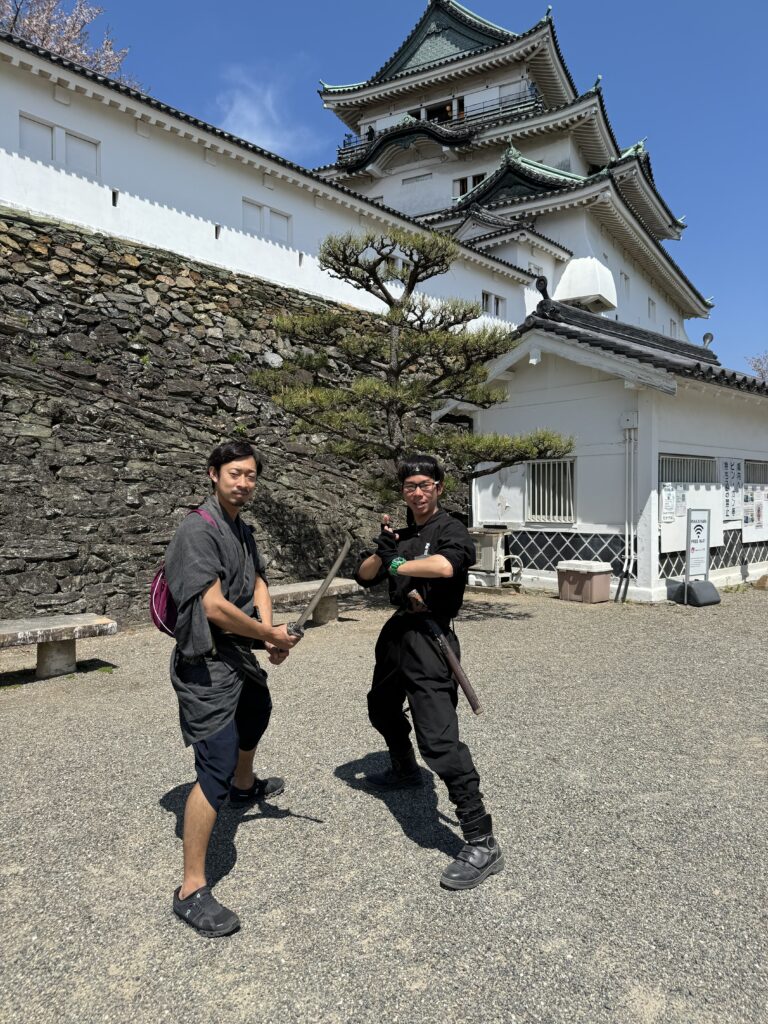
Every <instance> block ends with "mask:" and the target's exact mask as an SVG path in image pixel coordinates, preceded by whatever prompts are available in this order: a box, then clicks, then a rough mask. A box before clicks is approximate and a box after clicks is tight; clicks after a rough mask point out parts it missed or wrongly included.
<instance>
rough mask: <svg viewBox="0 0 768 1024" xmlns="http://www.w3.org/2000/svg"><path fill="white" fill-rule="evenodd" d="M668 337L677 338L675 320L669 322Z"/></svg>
mask: <svg viewBox="0 0 768 1024" xmlns="http://www.w3.org/2000/svg"><path fill="white" fill-rule="evenodd" d="M669 336H670V338H676V337H677V320H670V321H669Z"/></svg>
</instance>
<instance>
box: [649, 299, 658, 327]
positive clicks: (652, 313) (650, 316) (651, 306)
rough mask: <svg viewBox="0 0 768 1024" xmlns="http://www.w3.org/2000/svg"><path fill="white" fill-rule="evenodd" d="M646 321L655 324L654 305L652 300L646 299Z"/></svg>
mask: <svg viewBox="0 0 768 1024" xmlns="http://www.w3.org/2000/svg"><path fill="white" fill-rule="evenodd" d="M648 319H649V320H650V321H651V323H652V324H655V323H656V303H655V302H654V301H653V299H651V298H649V299H648Z"/></svg>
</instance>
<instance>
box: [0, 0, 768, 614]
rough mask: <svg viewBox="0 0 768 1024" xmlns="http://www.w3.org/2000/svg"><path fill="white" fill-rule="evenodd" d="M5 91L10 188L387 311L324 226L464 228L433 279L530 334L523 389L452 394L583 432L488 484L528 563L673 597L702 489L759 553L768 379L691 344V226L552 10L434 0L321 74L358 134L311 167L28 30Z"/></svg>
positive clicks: (486, 520)
mask: <svg viewBox="0 0 768 1024" xmlns="http://www.w3.org/2000/svg"><path fill="white" fill-rule="evenodd" d="M0 95H2V99H3V102H2V103H0V203H2V204H4V205H7V206H11V207H17V208H19V209H23V210H28V211H32V212H38V213H41V214H44V215H47V216H53V217H56V218H58V219H61V220H64V221H69V222H72V223H75V224H78V225H82V226H85V227H87V228H91V229H94V230H99V231H103V232H106V233H109V234H113V235H116V236H121V237H125V238H128V239H131V240H134V241H137V242H140V243H142V244H145V245H150V246H155V247H158V248H164V249H170V250H173V251H175V252H177V253H180V254H182V255H185V256H188V257H190V258H193V259H196V260H201V261H205V262H209V263H213V264H217V265H219V266H223V267H226V268H229V269H231V270H233V271H237V272H240V273H250V274H254V275H257V276H259V277H263V278H266V279H268V280H271V281H274V282H277V283H279V284H284V285H288V286H291V287H294V288H298V289H301V290H303V291H306V292H309V293H314V294H318V295H322V296H324V297H328V298H331V299H336V300H339V301H343V302H347V303H349V304H352V305H357V306H361V307H365V308H369V309H377V308H380V307H379V306H378V303H377V302H376V300H374V299H372V298H370V297H369V296H367V295H365V294H364V293H362V292H360V291H357V290H355V289H352V288H350V287H348V286H346V285H344V284H342V283H341V282H339V281H337V280H334V279H333V278H331V277H330V276H329V275H328V274H326V273H325V272H323V271H322V270H321V269H320V267H319V265H318V263H317V259H316V254H317V251H318V248H319V245H320V242H321V241H322V239H323V238H324V237H325V236H326V235H327V234H329V233H331V232H334V233H338V232H341V231H345V230H365V229H374V230H381V231H386V230H387V229H388V228H391V227H393V226H400V227H407V228H410V229H412V230H417V231H418V230H422V229H423V228H422V226H424V227H430V228H434V229H437V230H440V231H445V232H449V233H451V234H452V235H453V236H454V237H455V238H456V240H457V241H458V242H459V243H460V246H461V255H460V258H459V260H457V262H456V263H455V265H454V267H453V268H452V270H451V272H450V273H449V274H447V275H445V276H444V277H441V278H437V279H434V281H432V282H430V291H431V293H432V294H434V295H436V296H449V295H458V296H460V297H462V298H468V299H473V300H476V301H479V302H481V303H482V306H483V309H484V310H485V312H486V314H487V315H489V316H492V317H499V318H501V319H505V320H507V321H510V322H511V323H513V324H515V325H519V338H520V344H519V346H518V347H517V348H516V349H515V350H514V351H513V352H512V353H510V355H509V356H507V357H505V358H504V359H503V360H501V361H499V363H498V364H497V365H495V366H494V367H492V368H491V374H492V376H493V378H494V379H495V380H497V381H498V383H499V386H500V387H504V388H505V389H506V397H505V400H504V401H503V402H502V403H500V404H499V405H497V406H495V407H493V408H492V409H489V410H475V409H463V410H456V409H454V410H452V411H453V412H454V413H455V414H456V413H458V414H461V415H465V416H467V417H469V419H471V420H472V421H473V422H474V426H475V428H476V429H478V430H481V431H486V430H494V431H499V432H505V433H521V432H526V431H528V430H530V429H532V428H535V427H548V428H551V429H553V430H556V431H560V432H562V433H564V434H569V435H573V436H574V438H575V441H576V446H575V451H574V456H573V457H572V458H571V459H569V460H564V461H563V462H562V463H558V464H551V463H541V464H531V465H528V466H521V467H517V468H516V469H514V470H508V471H505V472H503V473H501V474H496V475H494V476H489V477H482V478H480V479H479V480H478V481H477V483H476V485H475V488H474V494H473V515H474V520H475V523H476V524H477V525H483V524H485V525H488V526H492V527H494V528H500V529H503V530H504V531H505V532H506V533H507V534H508V541H507V544H508V547H509V550H510V552H512V553H513V554H515V555H517V556H518V557H519V558H520V559H521V561H522V563H523V569H524V578H527V579H528V580H529V581H530V580H538V581H539V582H544V583H552V582H553V581H554V567H555V565H556V563H557V561H559V560H560V559H561V558H569V557H580V558H590V559H591V558H595V557H598V558H602V557H606V558H607V559H608V560H610V561H611V562H612V563H613V566H614V571H615V573H616V574H617V575H618V574H619V573H620V572H621V571H622V570H624V569H626V570H628V571H629V572H630V573H631V576H632V580H633V583H632V586H631V587H630V589H629V596H630V597H636V598H640V599H646V600H648V599H651V600H653V599H658V598H660V597H664V596H665V594H666V587H665V583H664V581H665V579H667V578H669V577H670V576H674V575H677V574H679V572H680V569H681V559H682V557H683V555H682V552H683V548H684V547H685V536H684V534H683V535H682V536H681V532H680V530H681V522H683V521H684V516H683V515H682V512H683V510H684V508H685V507H687V506H689V505H693V506H695V507H707V508H710V509H711V512H712V526H713V541H712V545H713V550H712V563H713V566H714V567H715V576H716V578H717V579H719V580H721V581H727V582H731V581H738V580H740V579H742V578H743V577H744V576H747V575H754V574H755V573H756V572H761V571H764V569H765V567H766V565H767V564H768V530H767V529H766V522H765V516H764V512H765V513H768V432H767V431H766V426H768V422H767V417H766V410H768V396H767V395H766V389H765V387H764V386H762V385H759V384H758V383H757V382H755V381H754V380H753V379H752V378H749V377H746V376H744V375H741V374H730V373H728V372H727V371H724V370H722V368H721V367H720V366H719V362H718V360H717V358H716V357H715V355H714V353H713V352H712V350H711V349H710V348H708V347H706V346H702V345H697V344H692V343H691V342H690V341H689V340H688V336H687V334H686V330H685V321H686V320H687V319H690V318H695V317H706V315H707V312H708V309H709V305H710V304H709V303H708V302H707V300H705V299H704V298H703V296H702V295H701V294H700V293H699V291H698V290H697V289H696V288H695V287H694V285H693V284H692V283H691V282H690V281H689V280H688V278H687V277H686V276H685V274H684V273H683V271H682V270H681V269H680V268H679V267H678V266H677V264H676V263H675V262H674V260H673V259H672V258H671V257H670V256H669V254H668V253H667V251H666V249H665V248H664V245H663V244H662V243H663V242H664V241H665V240H674V239H677V238H679V237H680V235H681V233H682V230H683V228H684V225H683V224H682V222H681V221H680V220H679V219H678V218H676V217H675V215H674V214H673V213H672V212H671V211H670V209H669V207H668V206H667V204H666V203H665V201H664V199H663V198H662V196H661V195H660V194H659V192H658V189H657V188H656V185H655V182H654V178H653V172H652V168H651V163H650V158H649V156H648V154H647V152H646V151H645V149H644V146H643V145H642V143H638V144H636V145H634V146H631V147H629V148H626V149H622V148H621V147H620V146H619V145H618V143H617V141H616V138H615V136H614V132H613V129H612V127H611V124H610V121H609V119H608V115H607V112H606V108H605V103H604V99H603V95H602V91H601V89H600V87H599V84H598V83H596V84H595V86H594V87H593V88H591V89H590V90H588V91H586V92H584V93H581V94H580V93H579V92H578V90H577V89H576V86H575V84H574V82H573V79H572V77H571V75H570V72H569V71H568V68H567V66H566V64H565V62H564V59H563V56H562V53H561V51H560V47H559V44H558V41H557V38H556V35H555V31H554V26H553V23H552V20H551V19H550V18H549V16H547V17H546V18H544V19H543V20H542V21H540V22H538V23H537V24H536V25H535V26H534V27H533V28H532V29H530V30H528V31H526V32H523V33H514V32H511V31H508V30H506V29H502V28H500V27H499V26H496V25H492V24H491V23H489V22H487V21H485V20H484V19H482V18H479V17H477V16H476V15H474V14H472V13H471V12H469V11H468V10H466V9H465V8H464V7H462V6H461V5H459V4H457V3H455V2H453V0H431V2H429V4H428V6H427V8H426V10H425V12H424V14H423V16H422V17H421V18H420V20H419V21H418V23H417V24H416V26H415V27H414V29H413V30H412V32H411V33H410V34H409V35H408V37H407V38H406V40H405V41H404V43H403V44H402V46H400V47H399V48H398V50H397V51H396V52H395V54H393V56H392V57H391V58H390V59H389V60H388V61H387V62H386V63H385V64H384V65H383V66H382V67H381V69H380V70H379V71H377V72H376V73H375V74H374V75H372V77H371V78H370V79H368V81H366V82H362V83H357V84H355V85H349V86H330V85H324V86H323V89H322V90H321V96H322V98H323V101H324V103H325V105H326V106H327V107H329V108H330V109H332V110H334V111H335V112H336V113H337V115H338V116H339V117H340V119H341V120H342V121H343V123H344V125H345V127H346V128H347V129H348V131H347V135H346V137H345V138H344V140H343V145H342V146H341V148H340V149H339V153H338V157H337V160H336V162H335V163H334V164H332V165H329V166H326V167H322V168H317V169H315V170H308V169H306V168H302V167H299V166H297V165H296V164H293V163H291V162H290V161H287V160H285V159H283V158H281V157H280V156H278V155H276V154H272V153H268V152H266V151H265V150H263V149H260V148H259V147H257V146H255V145H253V144H252V143H249V142H247V141H245V140H242V139H238V138H236V137H234V136H232V135H230V134H228V133H226V132H223V131H221V130H220V129H218V128H216V127H215V126H212V125H209V124H205V123H204V122H201V121H199V120H197V119H196V118H193V117H191V116H189V115H187V114H184V113H183V112H181V111H179V110H175V109H174V108H172V107H169V106H168V105H166V104H163V103H161V102H159V101H158V100H156V99H154V98H152V97H149V96H146V95H143V94H141V93H138V92H136V91H135V90H132V89H130V88H128V87H126V86H122V85H120V84H118V83H116V82H113V81H110V80H108V79H105V78H103V77H102V76H99V75H96V74H94V73H93V72H90V71H88V70H86V69H83V68H81V67H79V66H76V65H73V64H72V63H71V62H69V61H66V60H62V59H61V58H59V57H56V56H55V55H53V54H50V53H48V52H46V51H44V50H41V49H40V48H39V47H36V46H33V45H31V44H29V43H27V42H25V41H23V40H19V39H16V38H13V37H11V36H8V35H0ZM540 277H544V278H546V279H547V281H548V282H549V290H550V292H551V293H552V300H550V299H549V298H548V297H546V298H545V299H543V300H542V301H541V302H539V298H540V296H539V295H538V294H537V292H536V290H535V287H534V284H535V282H536V280H537V279H538V278H540ZM739 474H741V476H740V477H739ZM734 481H735V482H734ZM665 485H666V486H665ZM686 503H687V504H686Z"/></svg>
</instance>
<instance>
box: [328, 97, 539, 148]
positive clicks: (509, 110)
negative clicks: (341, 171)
mask: <svg viewBox="0 0 768 1024" xmlns="http://www.w3.org/2000/svg"><path fill="white" fill-rule="evenodd" d="M544 109H545V108H544V103H543V102H542V99H541V97H540V96H539V95H538V93H535V92H529V91H526V92H524V93H518V94H517V95H516V96H505V97H504V98H503V99H501V100H491V101H489V102H488V103H475V104H472V106H468V107H467V108H466V110H465V111H464V112H463V113H461V114H459V116H458V117H452V118H422V120H423V121H424V123H426V124H428V123H431V124H438V125H440V127H441V128H447V129H449V130H451V129H453V130H459V131H460V130H461V129H467V128H472V129H475V130H480V129H481V128H482V127H483V126H484V125H485V124H488V123H491V122H493V121H499V120H504V119H506V118H507V117H510V118H511V119H514V120H517V119H518V118H521V117H526V116H528V115H530V114H538V113H541V112H542V111H543V110H544ZM403 117H404V118H405V117H406V115H405V114H404V115H403ZM408 123H409V124H411V125H414V126H415V125H416V124H417V123H418V119H415V118H414V119H413V121H411V122H408ZM402 127H403V125H402V124H394V125H388V126H387V127H386V128H383V129H382V130H381V131H375V130H374V129H369V130H368V133H367V134H366V135H364V136H362V137H361V136H359V135H354V134H352V133H351V132H349V133H348V134H347V135H345V136H344V141H343V142H342V144H341V145H340V146H339V148H338V151H337V163H339V164H342V165H344V164H353V163H357V161H358V160H359V159H360V158H361V157H362V156H363V154H364V153H365V151H366V150H367V149H368V148H369V147H370V146H371V144H372V143H374V142H376V141H377V139H379V138H381V136H382V135H390V134H393V133H394V131H395V129H398V128H402Z"/></svg>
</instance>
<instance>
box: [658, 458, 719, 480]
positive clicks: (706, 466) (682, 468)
mask: <svg viewBox="0 0 768 1024" xmlns="http://www.w3.org/2000/svg"><path fill="white" fill-rule="evenodd" d="M718 482H719V477H718V475H717V459H712V458H706V457H700V456H697V455H660V456H659V483H663V484H716V483H718Z"/></svg>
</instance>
